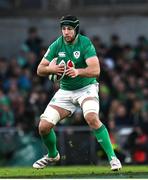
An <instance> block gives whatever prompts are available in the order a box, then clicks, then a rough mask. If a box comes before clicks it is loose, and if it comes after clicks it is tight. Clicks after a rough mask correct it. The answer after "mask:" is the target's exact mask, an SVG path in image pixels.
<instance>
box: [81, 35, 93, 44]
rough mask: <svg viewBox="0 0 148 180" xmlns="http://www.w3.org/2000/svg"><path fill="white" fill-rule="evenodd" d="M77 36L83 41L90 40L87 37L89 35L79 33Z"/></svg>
mask: <svg viewBox="0 0 148 180" xmlns="http://www.w3.org/2000/svg"><path fill="white" fill-rule="evenodd" d="M79 38H80V40H82V41H85V42H90V41H91V40H90V39H89V37H87V36H84V35H82V34H79Z"/></svg>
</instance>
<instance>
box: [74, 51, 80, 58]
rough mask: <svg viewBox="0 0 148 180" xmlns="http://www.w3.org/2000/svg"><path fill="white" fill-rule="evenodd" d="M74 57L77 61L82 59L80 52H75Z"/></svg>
mask: <svg viewBox="0 0 148 180" xmlns="http://www.w3.org/2000/svg"><path fill="white" fill-rule="evenodd" d="M73 55H74V57H75V58H76V59H78V58H79V57H80V51H74V52H73Z"/></svg>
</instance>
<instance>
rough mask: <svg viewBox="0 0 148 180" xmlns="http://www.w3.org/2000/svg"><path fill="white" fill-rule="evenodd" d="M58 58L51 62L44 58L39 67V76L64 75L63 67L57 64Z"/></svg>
mask: <svg viewBox="0 0 148 180" xmlns="http://www.w3.org/2000/svg"><path fill="white" fill-rule="evenodd" d="M56 61H57V58H54V59H53V60H52V61H51V62H49V61H48V60H47V59H45V58H43V59H42V60H41V62H40V64H39V65H38V68H37V74H38V75H39V76H48V75H50V74H57V75H62V74H63V72H64V66H63V65H57V64H56Z"/></svg>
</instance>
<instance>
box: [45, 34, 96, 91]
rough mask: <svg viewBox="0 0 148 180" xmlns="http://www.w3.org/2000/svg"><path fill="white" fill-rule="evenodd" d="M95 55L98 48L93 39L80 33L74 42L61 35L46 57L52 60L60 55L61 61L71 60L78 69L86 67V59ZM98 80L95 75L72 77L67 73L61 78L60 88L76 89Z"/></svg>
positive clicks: (59, 59) (50, 47)
mask: <svg viewBox="0 0 148 180" xmlns="http://www.w3.org/2000/svg"><path fill="white" fill-rule="evenodd" d="M93 56H96V50H95V48H94V46H93V44H92V43H91V41H90V40H89V39H88V38H87V37H86V36H82V35H80V34H78V36H77V38H76V40H75V42H74V43H73V44H68V43H66V42H65V41H64V38H63V36H60V37H59V38H58V39H57V40H56V41H54V42H53V43H52V44H51V45H50V46H49V48H48V50H47V52H46V54H45V55H44V58H46V59H47V60H48V61H52V60H53V58H55V57H58V61H59V62H60V61H61V60H64V61H65V63H67V62H68V60H71V61H72V62H73V64H74V67H75V68H76V69H77V68H86V67H87V64H86V59H87V58H90V57H93ZM92 70H93V69H92ZM96 82H97V81H96V78H94V77H93V78H90V77H89V78H88V77H80V76H77V77H75V78H71V77H69V76H66V75H65V76H64V77H63V79H61V80H60V88H61V89H64V90H76V89H80V88H83V87H85V86H87V85H89V84H94V83H96Z"/></svg>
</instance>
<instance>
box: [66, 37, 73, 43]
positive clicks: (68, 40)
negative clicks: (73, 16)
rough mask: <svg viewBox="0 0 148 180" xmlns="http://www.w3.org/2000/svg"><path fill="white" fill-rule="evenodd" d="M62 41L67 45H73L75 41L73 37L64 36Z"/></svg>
mask: <svg viewBox="0 0 148 180" xmlns="http://www.w3.org/2000/svg"><path fill="white" fill-rule="evenodd" d="M64 39H65V41H66V42H67V43H73V42H74V40H75V36H72V37H71V36H65V37H64Z"/></svg>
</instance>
